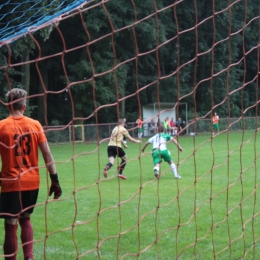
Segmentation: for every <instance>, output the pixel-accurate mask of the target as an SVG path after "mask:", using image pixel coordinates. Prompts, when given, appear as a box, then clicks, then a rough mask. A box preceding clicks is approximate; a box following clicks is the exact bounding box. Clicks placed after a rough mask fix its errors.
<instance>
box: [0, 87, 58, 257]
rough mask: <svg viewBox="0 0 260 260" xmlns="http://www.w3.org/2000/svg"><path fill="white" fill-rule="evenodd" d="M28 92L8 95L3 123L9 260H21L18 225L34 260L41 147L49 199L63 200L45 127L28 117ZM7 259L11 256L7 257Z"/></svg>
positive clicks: (1, 210) (3, 209) (0, 197)
mask: <svg viewBox="0 0 260 260" xmlns="http://www.w3.org/2000/svg"><path fill="white" fill-rule="evenodd" d="M26 95H27V93H26V91H25V90H23V89H18V88H14V89H12V90H10V91H8V92H7V94H6V99H7V108H8V110H9V112H10V116H9V117H7V118H6V119H3V120H1V121H0V155H1V161H2V169H1V176H0V181H1V194H0V218H4V229H5V237H4V245H3V248H4V254H5V255H6V257H5V259H8V260H15V259H17V251H18V241H17V227H18V223H19V225H20V229H21V236H20V237H21V242H22V245H23V254H24V258H23V259H26V260H33V259H34V257H33V228H32V225H31V221H30V215H31V214H32V213H33V210H34V206H35V204H36V202H37V198H38V192H39V185H40V176H39V167H38V147H39V148H40V150H41V153H42V156H43V159H44V161H45V164H46V167H47V169H48V171H49V173H50V178H51V181H52V184H51V187H50V191H49V196H50V195H52V193H54V199H58V198H59V197H60V196H61V193H62V190H61V187H60V185H59V180H58V175H57V173H56V166H55V163H54V160H53V157H52V154H51V151H50V148H49V145H48V142H47V139H46V137H45V134H44V131H43V128H42V126H41V124H40V123H39V122H38V121H36V120H33V119H31V118H29V117H26V116H24V115H23V114H24V111H25V109H26ZM7 255H9V256H8V257H7Z"/></svg>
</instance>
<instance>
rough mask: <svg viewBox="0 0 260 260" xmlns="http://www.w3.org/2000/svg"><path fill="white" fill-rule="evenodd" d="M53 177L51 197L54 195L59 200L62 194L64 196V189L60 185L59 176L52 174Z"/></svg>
mask: <svg viewBox="0 0 260 260" xmlns="http://www.w3.org/2000/svg"><path fill="white" fill-rule="evenodd" d="M50 177H51V187H50V192H49V196H51V195H52V193H54V197H53V198H54V199H58V198H59V197H60V196H61V194H62V189H61V187H60V184H59V179H58V174H50Z"/></svg>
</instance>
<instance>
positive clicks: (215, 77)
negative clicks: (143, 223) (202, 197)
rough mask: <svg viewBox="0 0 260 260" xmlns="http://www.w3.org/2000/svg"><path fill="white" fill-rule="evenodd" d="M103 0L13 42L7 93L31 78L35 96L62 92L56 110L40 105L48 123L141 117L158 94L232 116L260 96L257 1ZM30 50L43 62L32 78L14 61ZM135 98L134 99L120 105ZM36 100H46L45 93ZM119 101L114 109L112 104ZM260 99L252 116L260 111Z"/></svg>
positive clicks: (197, 110) (1, 77)
mask: <svg viewBox="0 0 260 260" xmlns="http://www.w3.org/2000/svg"><path fill="white" fill-rule="evenodd" d="M47 2H48V1H42V5H43V6H44V4H46V3H47ZM59 2H60V1H56V3H55V5H56V6H59ZM98 3H100V1H93V2H91V3H89V4H88V5H87V6H88V7H94V6H95V5H97V6H96V7H95V8H90V9H89V10H87V11H84V12H82V19H81V17H80V16H79V15H78V14H76V15H75V16H73V17H71V18H70V19H64V20H62V21H60V22H59V23H54V24H52V25H50V26H47V27H45V28H42V29H40V30H39V31H37V32H36V33H34V34H33V40H32V39H31V38H30V37H24V38H22V39H20V40H18V41H15V42H14V43H12V44H10V46H9V47H10V50H11V54H12V56H9V57H8V53H9V54H10V50H9V51H8V50H7V49H6V47H5V46H3V47H1V48H0V63H1V64H0V67H1V69H0V83H1V86H3V87H2V88H1V90H0V95H1V96H3V94H4V93H5V91H6V89H7V87H8V84H9V85H10V86H12V87H14V86H20V87H23V88H24V87H28V86H29V87H30V90H29V92H30V94H31V95H33V94H38V93H44V92H45V91H46V90H48V91H50V92H52V93H53V94H48V98H47V105H45V106H46V109H47V117H46V116H44V115H43V114H42V113H40V112H41V111H39V110H34V111H32V112H33V114H32V115H33V116H34V117H35V118H38V119H39V120H40V121H41V122H44V124H50V122H52V121H53V120H58V121H59V122H60V123H61V124H68V123H69V122H70V121H71V120H74V119H78V121H82V122H83V121H84V122H85V123H93V122H96V120H97V121H98V122H109V121H116V120H117V118H118V117H125V116H127V117H128V118H130V119H134V118H136V117H137V115H138V114H139V113H140V112H141V110H142V106H143V105H146V104H149V103H152V102H172V101H173V102H174V103H175V102H178V101H179V102H187V103H188V108H189V109H190V111H188V113H190V114H195V115H200V116H205V115H208V114H209V111H211V110H212V109H214V110H217V111H218V114H219V115H220V116H222V117H226V116H230V117H236V116H240V115H241V114H242V113H243V111H244V109H245V108H247V107H250V106H252V105H254V104H255V102H256V100H257V96H258V95H259V89H258V86H257V82H256V81H255V80H254V78H256V75H257V73H258V72H257V69H256V68H258V64H257V62H258V61H257V59H256V57H257V56H258V52H257V49H256V48H255V46H257V44H258V41H259V23H258V20H257V19H255V18H256V17H257V16H258V15H259V14H258V10H259V2H258V1H257V0H252V1H251V2H250V5H249V4H248V5H247V6H246V8H245V4H246V3H245V2H243V1H238V2H236V3H234V4H233V5H232V6H230V8H228V3H225V2H223V1H215V2H214V6H213V4H212V3H213V2H211V1H206V0H203V1H200V2H199V3H195V2H194V1H190V0H188V1H182V2H180V3H177V2H176V6H175V5H174V6H171V7H169V5H172V4H173V3H172V1H169V0H157V1H154V2H152V1H148V0H145V1H135V2H132V1H122V0H120V1H108V2H106V3H104V4H102V5H101V4H100V5H98ZM27 4H28V5H29V3H27ZM46 6H47V5H46ZM167 7H169V8H167ZM4 8H8V7H7V6H5V7H4ZM23 8H26V6H25V5H24V6H23ZM49 8H50V6H48V9H46V12H47V11H49ZM156 10H158V12H156ZM6 11H8V10H6ZM135 11H136V13H135ZM214 11H215V15H212V14H213V12H214ZM41 12H42V11H41ZM14 15H15V14H13V16H12V17H9V18H10V19H11V18H12V19H14V18H15V17H14ZM148 16H149V18H148ZM241 18H242V19H241ZM6 19H7V18H6ZM249 21H250V23H249ZM245 25H246V26H245ZM127 26H129V27H127ZM124 27H127V28H125V29H122V28H124ZM61 35H62V37H63V38H62V37H61ZM100 37H102V40H98V39H99V38H100ZM96 40H98V41H96ZM86 44H88V45H86ZM74 48H76V49H74ZM28 51H29V59H30V60H31V61H33V62H32V63H31V64H30V79H29V80H30V82H26V79H25V72H24V71H23V70H22V66H13V67H9V68H8V69H7V67H6V66H7V58H10V57H11V60H12V64H16V63H19V62H20V61H26V57H25V56H24V55H25V54H26V52H28ZM60 53H63V54H62V55H61V56H56V55H55V56H53V57H50V55H53V54H60ZM44 57H47V58H44ZM39 58H41V60H40V61H37V60H38V59H39ZM36 61H37V62H36ZM113 68H115V69H113ZM6 72H8V73H7V74H8V80H9V81H10V83H8V82H7V79H6ZM39 75H41V77H42V78H40V77H39ZM42 81H43V82H42ZM43 83H44V84H43ZM149 84H150V85H149ZM148 85H149V87H147V86H148ZM65 90H66V91H67V92H66V91H65ZM136 93H137V94H136ZM127 96H131V97H129V98H127V99H125V101H124V102H122V101H121V102H120V104H119V100H120V99H122V98H125V97H127ZM30 102H31V104H30V105H31V106H35V107H38V108H39V107H42V106H43V103H42V102H43V101H42V100H41V98H38V99H37V98H35V99H31V100H30ZM116 102H117V105H116V106H113V107H111V108H108V107H106V106H104V105H107V104H115V103H116ZM57 106H58V107H59V113H56V108H57ZM257 107H258V106H254V107H253V108H251V109H250V110H249V111H247V115H248V116H252V115H255V114H256V113H257ZM122 108H124V109H122ZM95 110H98V113H97V114H96V115H97V118H96V117H95V116H93V111H95Z"/></svg>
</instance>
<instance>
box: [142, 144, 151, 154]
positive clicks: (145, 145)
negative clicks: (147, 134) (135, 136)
mask: <svg viewBox="0 0 260 260" xmlns="http://www.w3.org/2000/svg"><path fill="white" fill-rule="evenodd" d="M149 144H150V143H149V142H146V143H145V144H144V147H143V148H142V152H144V150H145V148H146V147H147V146H148V145H149Z"/></svg>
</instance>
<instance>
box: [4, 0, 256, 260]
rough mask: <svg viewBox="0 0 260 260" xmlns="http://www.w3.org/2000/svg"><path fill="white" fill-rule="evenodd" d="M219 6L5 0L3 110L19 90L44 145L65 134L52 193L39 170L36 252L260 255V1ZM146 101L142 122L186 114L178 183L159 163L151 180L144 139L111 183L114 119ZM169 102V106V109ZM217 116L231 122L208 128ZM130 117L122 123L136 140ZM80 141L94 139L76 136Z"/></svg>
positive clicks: (152, 0)
mask: <svg viewBox="0 0 260 260" xmlns="http://www.w3.org/2000/svg"><path fill="white" fill-rule="evenodd" d="M217 2H218V1H214V0H210V1H189V0H187V1H186V0H185V1H184V0H179V1H178V0H176V1H156V0H145V1H133V0H132V1H131V0H129V1H126V0H124V1H115V0H106V1H56V0H55V1H29V0H26V1H22V2H21V3H20V2H19V1H6V3H4V4H1V6H0V10H1V14H0V37H1V38H0V83H1V90H0V95H1V108H0V113H1V115H2V116H4V115H6V114H5V113H6V112H5V109H4V105H5V102H6V101H5V99H4V93H6V91H8V90H9V89H11V88H14V87H22V88H24V89H26V90H27V92H28V109H27V113H28V114H29V115H30V114H31V115H36V117H37V118H35V119H38V120H39V121H40V122H41V123H42V125H43V126H44V129H45V131H46V135H47V137H50V138H49V141H51V142H62V141H64V140H63V137H65V136H66V140H65V141H67V142H68V143H67V144H62V145H61V146H60V145H57V146H56V145H53V146H51V150H52V152H53V153H54V155H55V156H54V159H55V162H56V164H57V171H58V172H59V176H60V182H61V186H62V188H63V196H62V197H61V198H60V199H59V200H57V201H54V200H52V199H51V198H49V197H47V198H46V192H45V190H46V191H48V185H49V181H48V180H47V179H48V178H46V176H48V174H47V173H46V176H45V177H44V174H42V183H41V189H40V191H41V192H40V195H39V199H38V202H37V205H36V208H35V211H34V214H33V215H32V223H33V226H34V229H35V237H34V241H33V243H34V254H35V259H257V255H260V251H259V238H260V232H259V228H258V227H259V223H258V221H259V213H260V211H259V198H258V189H259V183H260V179H259V176H258V168H259V148H258V142H259V140H258V139H257V137H258V129H259V123H258V122H259V119H258V106H259V99H258V97H259V88H258V86H259V71H260V70H259V61H260V59H259V58H260V55H259V51H260V39H259V29H260V16H259V13H260V9H259V3H257V1H253V4H254V6H258V10H257V9H256V10H252V7H251V5H250V1H239V0H237V1H221V3H217ZM238 21H239V22H238ZM256 32H258V33H256ZM189 47H190V48H189ZM252 64H253V66H252ZM252 67H253V69H252ZM249 72H250V74H248V73H249ZM18 82H19V83H18ZM249 90H250V91H249ZM57 97H59V99H57ZM149 102H150V103H152V104H154V103H156V106H157V107H158V110H156V112H155V113H154V114H153V115H152V116H149V117H147V118H145V120H146V121H145V122H146V123H148V122H150V120H151V119H154V120H155V121H156V122H157V120H161V121H163V120H164V115H165V114H166V113H167V112H169V111H176V118H175V119H176V120H177V118H178V117H182V118H184V120H185V121H186V122H185V124H184V125H183V129H182V132H181V133H183V134H185V135H178V136H176V139H177V140H178V142H179V143H180V144H181V145H182V146H183V148H184V151H183V152H182V153H180V152H178V151H177V149H176V150H175V147H174V148H172V147H173V146H174V145H172V144H168V146H169V149H170V150H171V151H172V156H173V160H174V162H175V164H176V166H177V168H178V172H179V174H180V175H181V176H182V179H178V180H177V179H174V177H173V175H172V173H171V170H170V167H169V166H168V164H167V163H164V162H163V163H162V168H161V178H159V179H156V178H154V176H153V163H152V157H151V150H150V151H148V149H149V147H148V148H147V150H146V152H145V153H141V147H143V145H144V143H145V142H146V140H147V139H143V143H142V145H139V144H129V150H131V152H130V151H129V154H130V155H131V156H128V161H127V167H126V171H127V172H128V173H129V174H126V175H127V177H128V180H126V181H123V180H118V179H117V178H116V176H117V173H116V168H117V166H118V164H119V163H120V161H118V160H117V159H116V160H115V165H114V167H113V170H112V169H111V172H110V173H109V177H108V178H107V179H105V178H104V176H103V169H104V166H105V165H106V163H107V152H106V147H107V141H108V139H109V136H110V134H111V131H112V129H113V127H114V126H115V125H116V122H117V120H118V119H119V118H122V117H130V118H131V114H133V113H134V114H135V115H142V112H143V110H142V107H143V105H146V104H147V103H149ZM164 102H168V103H169V104H172V105H171V106H169V107H168V108H167V109H165V107H164V106H162V104H163V103H164ZM53 103H54V104H55V105H53ZM133 104H135V105H133ZM183 104H186V105H187V106H188V110H187V111H185V109H184V106H183ZM133 108H134V110H135V111H133ZM128 109H130V110H129V111H128ZM35 110H37V113H35V112H34V111H35ZM220 111H222V115H223V114H225V118H224V117H223V118H220V129H219V133H218V132H216V131H215V132H214V133H213V130H212V116H213V115H214V113H215V112H218V113H219V112H220ZM111 115H114V118H113V117H112V116H111ZM100 117H102V118H107V120H108V121H107V122H99V118H100ZM49 118H52V120H51V121H50V119H49ZM53 118H54V119H56V120H54V119H53ZM111 118H113V120H114V122H111V121H110V122H109V120H111ZM187 118H188V120H187ZM136 119H137V117H136ZM221 120H222V121H221ZM61 121H62V122H63V123H62V124H60V123H59V122H61ZM132 121H133V120H132ZM134 122H135V121H133V123H132V124H131V122H130V124H129V132H130V134H131V135H132V136H134V137H135V138H137V129H136V125H135V124H134ZM108 123H109V124H108ZM85 124H89V125H87V126H86V125H85ZM79 125H80V127H76V126H79ZM84 125H85V126H84ZM75 129H76V130H75ZM86 129H87V130H86ZM76 131H77V132H76ZM82 131H83V132H82ZM84 131H85V132H84ZM84 133H85V135H87V136H85V137H83V135H84ZM86 133H87V134H86ZM190 133H191V134H192V135H190ZM0 135H1V133H0ZM77 136H78V137H77ZM87 138H90V141H92V143H84V144H80V143H79V142H76V140H80V141H87ZM69 141H71V142H69ZM93 143H94V145H93ZM83 145H84V148H83V150H81V149H82V146H83ZM170 146H171V148H170ZM63 147H64V148H63ZM68 147H70V148H68ZM68 149H70V150H69V151H70V152H69V154H70V156H68ZM150 149H151V147H150ZM66 150H67V153H66ZM40 165H41V166H40V167H41V171H42V172H44V169H45V168H44V166H43V162H41V164H40ZM82 165H83V166H82ZM59 169H60V170H59ZM82 171H83V172H85V173H83V172H82ZM130 171H131V172H133V173H131V174H130ZM133 179H134V180H133ZM0 225H1V226H0V227H1V228H2V229H3V223H0ZM3 239H4V238H3V236H2V237H0V243H1V244H3V243H4V242H3ZM18 255H19V256H21V258H22V245H20V244H19V248H18ZM0 257H4V253H3V251H1V249H0Z"/></svg>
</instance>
